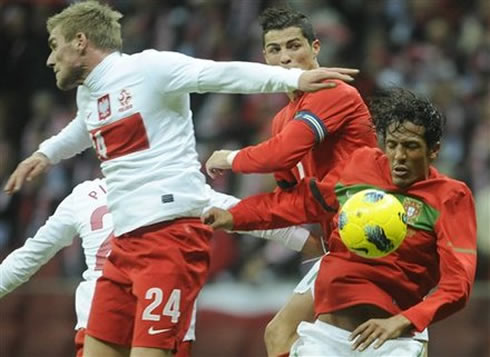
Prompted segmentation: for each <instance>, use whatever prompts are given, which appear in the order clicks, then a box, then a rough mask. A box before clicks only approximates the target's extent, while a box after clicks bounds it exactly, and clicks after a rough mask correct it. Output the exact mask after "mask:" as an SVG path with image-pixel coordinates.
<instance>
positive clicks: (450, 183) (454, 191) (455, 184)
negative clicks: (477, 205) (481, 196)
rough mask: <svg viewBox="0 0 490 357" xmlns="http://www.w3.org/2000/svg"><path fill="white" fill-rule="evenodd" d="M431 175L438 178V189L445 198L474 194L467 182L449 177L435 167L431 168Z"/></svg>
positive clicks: (457, 197)
mask: <svg viewBox="0 0 490 357" xmlns="http://www.w3.org/2000/svg"><path fill="white" fill-rule="evenodd" d="M430 177H431V178H432V179H435V180H437V182H438V184H439V187H440V189H439V190H438V191H439V192H440V194H439V195H440V196H441V197H442V198H444V199H445V200H450V199H459V198H461V197H472V196H473V194H472V192H471V189H470V188H469V187H468V185H467V184H466V183H465V182H463V181H461V180H457V179H455V178H452V177H449V176H447V175H445V174H443V173H441V172H439V171H438V170H437V169H436V168H434V167H431V169H430Z"/></svg>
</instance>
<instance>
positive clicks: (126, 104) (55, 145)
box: [39, 50, 301, 236]
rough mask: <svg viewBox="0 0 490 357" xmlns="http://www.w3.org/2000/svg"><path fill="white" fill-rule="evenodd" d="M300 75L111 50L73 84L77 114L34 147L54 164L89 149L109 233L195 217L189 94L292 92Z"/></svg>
mask: <svg viewBox="0 0 490 357" xmlns="http://www.w3.org/2000/svg"><path fill="white" fill-rule="evenodd" d="M300 74H301V70H297V69H296V70H293V69H292V70H286V69H283V68H280V67H277V66H268V65H262V64H258V63H246V62H214V61H210V60H202V59H195V58H192V57H188V56H185V55H183V54H180V53H176V52H158V51H155V50H147V51H144V52H141V53H137V54H134V55H124V54H121V53H119V52H115V53H112V54H111V55H109V56H107V57H106V58H105V59H104V60H103V61H102V62H101V63H99V64H98V65H97V66H96V67H95V68H94V69H93V70H92V71H91V72H90V74H89V75H88V76H87V78H86V79H85V81H84V84H83V85H81V86H79V87H78V91H77V106H78V113H77V116H76V118H75V119H74V120H73V121H72V122H71V123H70V124H69V125H68V126H67V127H66V128H65V129H63V130H62V131H61V132H60V133H59V134H58V135H56V136H54V137H52V138H50V139H48V140H46V141H45V142H43V143H42V144H41V146H40V148H39V151H40V152H42V153H43V154H45V155H46V156H47V157H48V158H49V159H50V161H51V162H52V163H57V162H58V161H59V160H61V159H66V158H69V157H71V156H73V155H75V154H76V153H78V152H81V151H83V150H85V149H86V148H88V147H89V146H91V145H92V146H93V147H94V148H95V150H96V152H97V155H98V157H99V159H100V160H101V168H102V172H103V174H104V176H105V177H106V179H107V186H108V202H109V203H108V204H109V208H110V210H111V212H112V214H113V217H114V224H115V234H116V236H119V235H121V234H123V233H126V232H130V231H132V230H134V229H136V228H138V227H142V226H146V225H150V224H153V223H156V222H161V221H165V220H171V219H175V218H178V217H197V216H199V214H200V212H201V211H202V209H203V208H204V207H206V206H207V204H208V200H209V196H208V194H207V190H206V188H205V178H204V175H203V174H202V173H201V164H200V163H199V161H198V156H197V153H196V149H195V138H194V128H193V123H192V113H191V110H190V96H189V93H203V92H221V93H258V92H264V93H265V92H289V91H292V90H295V89H297V86H298V81H299V76H300Z"/></svg>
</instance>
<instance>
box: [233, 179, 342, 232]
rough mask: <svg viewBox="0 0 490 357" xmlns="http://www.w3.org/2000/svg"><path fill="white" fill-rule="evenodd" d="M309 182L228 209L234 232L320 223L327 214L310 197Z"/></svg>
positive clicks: (250, 198)
mask: <svg viewBox="0 0 490 357" xmlns="http://www.w3.org/2000/svg"><path fill="white" fill-rule="evenodd" d="M311 181H312V180H311V179H308V180H302V181H301V182H300V183H299V184H298V185H297V186H296V187H295V188H294V189H293V190H291V191H288V192H284V191H276V192H272V193H268V194H261V195H256V196H252V197H249V198H247V199H244V200H242V201H241V202H240V203H239V204H237V205H236V206H235V207H233V208H232V209H230V213H231V214H232V215H233V224H234V225H233V227H234V228H233V229H235V230H254V229H274V228H283V227H287V226H295V225H301V224H304V223H316V222H320V221H322V220H323V219H325V217H326V215H328V214H329V212H328V211H325V208H324V207H323V206H322V205H321V204H320V203H319V202H317V201H316V199H315V198H314V197H313V195H312V192H311V187H312V185H311ZM315 187H316V186H315ZM332 189H333V188H330V190H332ZM319 194H320V195H321V194H322V193H319ZM322 200H323V201H325V199H323V198H322Z"/></svg>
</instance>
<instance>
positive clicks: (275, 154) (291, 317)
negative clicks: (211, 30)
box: [206, 8, 377, 356]
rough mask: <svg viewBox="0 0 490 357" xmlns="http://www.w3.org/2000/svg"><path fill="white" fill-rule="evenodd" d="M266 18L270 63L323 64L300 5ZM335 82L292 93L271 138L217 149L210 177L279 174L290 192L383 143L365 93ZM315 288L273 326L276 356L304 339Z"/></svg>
mask: <svg viewBox="0 0 490 357" xmlns="http://www.w3.org/2000/svg"><path fill="white" fill-rule="evenodd" d="M260 22H261V25H262V29H263V53H264V57H265V61H266V62H267V64H269V65H278V66H282V67H285V68H301V69H305V70H306V69H313V68H318V67H319V64H318V61H317V55H318V53H319V52H320V42H319V40H318V39H317V38H316V37H315V33H314V30H313V27H312V25H311V22H310V21H309V19H308V18H307V17H306V16H304V15H303V14H301V13H298V12H296V11H294V10H292V9H276V8H270V9H267V10H265V11H264V13H263V14H262V16H261V18H260ZM335 84H336V87H335V88H333V89H328V90H322V91H319V92H316V93H298V92H295V93H290V94H289V99H290V102H289V104H288V105H286V106H285V107H284V108H283V109H282V110H281V111H280V112H279V113H277V114H276V116H275V117H274V120H273V122H272V138H271V139H269V140H267V141H265V142H263V143H261V144H259V145H256V146H250V147H246V148H243V149H241V150H239V151H234V152H231V151H227V150H220V151H216V152H215V153H214V154H213V155H212V156H211V157H210V158H209V160H208V161H207V163H206V168H207V172H208V174H209V175H210V176H211V177H215V175H216V174H217V173H219V172H220V170H224V169H232V170H233V171H234V172H241V173H270V172H273V173H274V176H275V179H276V181H277V185H278V186H279V187H280V188H281V189H286V190H287V189H290V188H292V187H294V185H295V184H296V183H297V182H299V181H300V180H301V179H302V178H304V177H317V178H319V179H321V178H323V177H324V176H325V175H326V174H328V173H330V174H332V171H333V170H339V169H340V168H341V167H342V165H343V163H344V161H345V160H346V159H347V158H348V157H349V155H350V154H351V153H352V152H353V151H354V150H355V149H357V148H359V147H362V146H371V147H374V146H376V144H377V143H376V136H375V133H374V129H373V124H372V121H371V117H370V115H369V111H368V109H367V107H366V105H365V103H364V102H363V100H362V98H361V96H360V95H359V93H358V91H357V90H356V89H355V88H354V87H352V86H350V85H348V84H346V83H344V82H341V81H335ZM329 226H330V221H329V220H325V221H324V222H322V227H323V231H324V236H325V237H328V236H329V232H330V227H329ZM316 268H317V267H316V266H315V268H313V269H312V270H311V271H310V273H309V274H308V276H309V275H314V274H315V270H316ZM310 286H311V284H310ZM310 286H308V285H307V286H303V284H301V286H298V288H297V289H295V292H294V294H293V295H292V297H291V298H290V301H289V303H288V304H287V305H286V306H285V307H284V308H283V309H281V311H280V312H279V313H278V314H277V315H276V316H275V317H274V319H273V320H272V321H271V322H270V323H269V324H268V326H267V328H266V336H265V342H266V347H267V351H268V354H269V355H270V356H277V355H278V354H280V353H282V352H286V351H289V349H290V347H291V344H292V343H293V342H294V340H295V339H296V338H297V336H296V326H297V325H298V324H299V322H300V321H302V320H312V319H313V310H312V309H311V305H312V301H313V297H312V295H311V292H310Z"/></svg>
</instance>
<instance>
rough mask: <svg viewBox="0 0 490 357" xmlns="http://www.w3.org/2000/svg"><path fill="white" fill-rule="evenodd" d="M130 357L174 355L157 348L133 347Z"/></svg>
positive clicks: (166, 356) (165, 356)
mask: <svg viewBox="0 0 490 357" xmlns="http://www.w3.org/2000/svg"><path fill="white" fill-rule="evenodd" d="M130 357H174V353H173V352H172V351H170V350H161V349H158V348H148V347H133V348H132V349H131V354H130Z"/></svg>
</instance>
